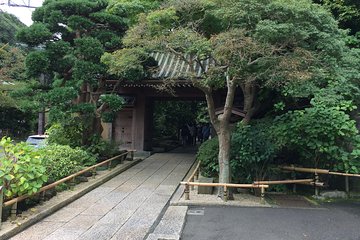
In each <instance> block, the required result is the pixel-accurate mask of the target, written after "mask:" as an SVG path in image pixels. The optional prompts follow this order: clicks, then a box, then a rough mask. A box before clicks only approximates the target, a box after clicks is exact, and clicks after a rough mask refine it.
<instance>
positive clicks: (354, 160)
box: [273, 103, 360, 173]
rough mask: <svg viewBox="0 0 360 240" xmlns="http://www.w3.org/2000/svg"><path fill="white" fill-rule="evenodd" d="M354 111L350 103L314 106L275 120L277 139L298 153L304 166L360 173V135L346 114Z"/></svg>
mask: <svg viewBox="0 0 360 240" xmlns="http://www.w3.org/2000/svg"><path fill="white" fill-rule="evenodd" d="M313 104H314V103H313ZM352 109H353V107H352V106H351V105H348V104H345V105H343V106H336V107H329V106H326V105H324V104H314V105H313V106H312V107H309V108H306V109H304V110H296V111H291V112H288V113H286V114H283V115H281V116H280V117H278V118H277V119H275V121H274V126H273V134H274V136H276V137H275V138H274V140H275V141H276V142H277V144H278V145H279V146H281V147H282V149H284V150H287V151H291V152H294V153H297V154H298V155H299V156H300V161H298V163H300V164H301V165H303V166H307V167H317V168H326V169H333V170H339V171H347V172H353V173H358V172H359V171H360V168H359V167H360V161H359V158H360V151H359V150H356V149H359V148H360V136H359V132H358V130H357V128H356V123H355V121H354V120H351V119H350V116H349V115H348V114H347V113H346V111H347V110H352Z"/></svg>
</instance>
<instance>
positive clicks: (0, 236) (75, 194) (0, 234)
mask: <svg viewBox="0 0 360 240" xmlns="http://www.w3.org/2000/svg"><path fill="white" fill-rule="evenodd" d="M141 161H142V159H137V160H133V161H130V162H127V163H124V164H121V165H118V166H116V167H115V168H113V169H112V170H111V171H109V172H108V173H105V174H104V175H102V176H99V177H98V178H96V179H94V181H92V182H91V183H89V184H87V185H85V184H84V185H83V186H81V184H80V185H77V186H76V188H75V189H74V190H73V191H72V194H70V195H69V196H68V197H67V198H66V199H64V200H61V201H58V202H56V203H52V204H53V205H51V206H48V207H46V206H45V209H44V210H42V211H40V212H38V213H35V214H33V215H31V216H29V218H28V219H26V220H24V221H22V222H21V224H20V225H16V224H11V223H10V221H9V220H8V221H6V222H3V223H2V229H1V230H0V240H6V239H9V238H10V237H13V236H14V235H16V234H18V233H19V232H21V231H23V230H24V229H26V228H28V227H30V226H31V225H33V224H35V223H37V222H39V221H41V220H42V219H44V218H45V217H47V216H49V215H50V214H52V213H54V212H56V211H58V210H59V209H61V208H63V207H64V206H66V205H68V204H70V203H71V202H73V201H75V200H77V199H78V198H80V197H82V196H84V195H85V194H86V193H88V192H90V191H91V190H93V189H95V188H97V187H98V186H100V185H101V184H103V183H105V182H107V181H109V180H110V179H112V178H113V177H115V176H117V175H118V174H120V173H122V172H124V171H126V170H128V169H129V168H131V167H133V166H135V165H136V164H138V163H139V162H141ZM60 194H61V193H59V195H60ZM50 200H51V199H50ZM46 203H47V202H45V204H44V205H46Z"/></svg>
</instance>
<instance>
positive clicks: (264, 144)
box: [230, 120, 277, 182]
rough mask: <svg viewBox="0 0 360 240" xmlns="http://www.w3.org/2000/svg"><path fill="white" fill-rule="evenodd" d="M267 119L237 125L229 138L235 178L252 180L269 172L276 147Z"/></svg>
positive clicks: (259, 178) (260, 178) (263, 176)
mask: <svg viewBox="0 0 360 240" xmlns="http://www.w3.org/2000/svg"><path fill="white" fill-rule="evenodd" d="M270 124H271V122H269V121H266V120H264V121H261V122H255V123H253V125H247V126H243V125H241V124H239V125H238V127H237V129H236V130H235V132H234V133H233V134H232V139H231V143H232V144H231V162H230V164H231V166H232V169H234V172H233V177H234V178H235V180H242V181H246V182H252V181H254V180H263V179H264V178H265V177H266V176H268V174H269V168H270V167H271V164H272V163H273V162H274V159H275V157H276V154H277V147H276V146H275V145H274V143H273V142H272V139H271V138H270V132H269V129H270Z"/></svg>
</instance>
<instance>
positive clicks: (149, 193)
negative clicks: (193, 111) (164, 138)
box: [11, 153, 195, 240]
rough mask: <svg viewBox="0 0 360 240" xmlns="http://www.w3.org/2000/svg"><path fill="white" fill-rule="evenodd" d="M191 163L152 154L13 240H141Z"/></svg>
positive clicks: (190, 158) (186, 157)
mask: <svg viewBox="0 0 360 240" xmlns="http://www.w3.org/2000/svg"><path fill="white" fill-rule="evenodd" d="M194 160H195V156H194V154H186V153H161V154H155V155H153V156H151V157H149V158H147V159H145V160H144V161H143V162H141V163H139V164H137V165H136V166H134V167H132V168H131V169H129V170H127V171H125V172H123V173H121V174H120V175H118V176H116V177H115V178H113V179H111V180H110V181H108V182H106V183H104V184H103V185H101V186H100V187H98V188H96V189H94V190H93V191H91V192H89V193H88V194H86V195H84V196H83V197H81V198H79V199H78V200H76V201H74V202H73V203H71V204H69V205H68V206H66V207H64V208H63V209H61V210H59V211H58V212H56V213H54V214H53V215H51V216H49V217H47V218H45V219H44V220H42V221H41V222H39V223H37V224H35V225H33V226H32V227H30V228H28V229H26V230H25V231H23V232H21V233H19V234H18V235H16V236H14V237H13V238H11V239H12V240H24V239H26V240H34V239H44V240H52V239H53V240H62V239H64V240H65V239H69V240H74V239H79V240H91V239H94V240H103V239H104V240H105V239H112V240H115V239H121V240H126V239H131V240H136V239H144V237H146V235H147V234H148V232H149V230H151V228H152V227H153V225H154V223H155V222H156V220H157V218H158V216H159V215H160V214H161V212H162V210H163V208H164V207H165V206H166V204H167V203H168V201H169V199H170V197H171V196H172V194H173V193H174V191H175V190H176V188H177V186H178V184H179V182H180V181H181V180H182V179H183V178H184V176H185V175H186V173H187V171H188V170H189V169H190V167H191V165H192V164H193V162H194Z"/></svg>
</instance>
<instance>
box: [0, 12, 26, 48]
mask: <svg viewBox="0 0 360 240" xmlns="http://www.w3.org/2000/svg"><path fill="white" fill-rule="evenodd" d="M22 27H25V24H23V23H22V22H20V20H19V19H18V18H17V17H15V16H14V15H12V14H10V13H6V12H3V11H2V10H1V9H0V43H9V44H14V43H15V42H16V38H15V34H16V31H17V30H19V29H20V28H22Z"/></svg>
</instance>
